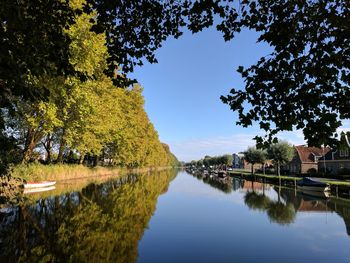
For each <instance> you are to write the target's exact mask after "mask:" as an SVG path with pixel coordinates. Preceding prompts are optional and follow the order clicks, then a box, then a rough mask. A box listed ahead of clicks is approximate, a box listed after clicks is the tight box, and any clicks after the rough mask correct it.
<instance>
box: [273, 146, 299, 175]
mask: <svg viewBox="0 0 350 263" xmlns="http://www.w3.org/2000/svg"><path fill="white" fill-rule="evenodd" d="M267 153H268V156H269V158H270V159H272V160H273V162H274V164H275V165H276V166H277V174H278V175H280V167H281V165H284V164H287V163H289V162H290V161H291V160H292V159H293V156H294V148H293V146H291V145H290V144H289V143H288V142H284V141H281V142H278V143H274V144H271V145H270V147H269V148H268V150H267Z"/></svg>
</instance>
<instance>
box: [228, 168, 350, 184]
mask: <svg viewBox="0 0 350 263" xmlns="http://www.w3.org/2000/svg"><path fill="white" fill-rule="evenodd" d="M229 174H231V175H232V176H239V177H241V178H244V177H246V178H251V177H252V176H253V177H259V178H263V179H267V180H282V181H293V182H294V181H299V180H301V177H296V176H285V175H281V176H278V175H272V174H261V173H255V174H254V175H252V174H251V173H250V172H248V171H243V170H242V171H232V172H229ZM327 179H328V178H325V179H320V181H322V182H325V183H329V184H330V185H331V186H349V187H350V182H348V181H339V180H329V179H328V180H327Z"/></svg>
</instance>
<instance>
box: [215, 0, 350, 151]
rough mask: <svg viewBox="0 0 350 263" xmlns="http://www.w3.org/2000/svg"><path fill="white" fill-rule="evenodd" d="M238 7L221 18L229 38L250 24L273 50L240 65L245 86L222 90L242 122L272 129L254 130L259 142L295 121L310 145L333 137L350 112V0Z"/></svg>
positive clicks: (244, 3) (286, 0)
mask: <svg viewBox="0 0 350 263" xmlns="http://www.w3.org/2000/svg"><path fill="white" fill-rule="evenodd" d="M239 11H240V13H239V15H237V12H236V10H235V9H234V8H232V9H231V10H230V11H229V12H227V14H228V15H227V14H226V15H225V17H224V19H223V23H222V24H220V25H219V29H220V30H221V31H223V32H224V35H225V38H226V39H231V38H232V37H233V35H234V33H236V32H239V31H240V30H241V28H243V27H247V28H249V29H252V30H256V31H257V32H259V33H260V36H259V38H258V42H266V43H268V44H269V45H270V46H271V47H272V48H273V51H272V53H271V54H269V55H268V56H266V57H262V58H260V60H259V61H258V62H257V63H256V64H255V65H252V66H250V67H248V68H246V69H245V68H243V67H239V68H238V72H239V73H241V75H242V77H243V78H244V80H245V89H244V90H243V89H236V88H235V89H232V90H231V93H230V94H229V95H227V96H222V97H221V99H222V101H223V102H224V103H226V104H228V105H229V106H230V107H231V109H232V110H233V111H237V112H238V117H239V120H238V122H237V124H239V125H242V126H244V127H247V126H250V125H252V124H253V123H254V122H255V121H257V122H259V125H260V128H261V129H263V130H265V131H266V132H267V133H266V136H265V138H261V137H258V136H257V137H256V140H257V143H258V145H259V146H262V145H265V146H267V145H268V143H269V142H271V140H272V139H273V138H274V136H275V135H276V134H277V133H278V132H279V131H283V130H287V131H291V130H293V129H301V130H302V131H303V133H304V137H305V139H306V140H307V142H308V144H309V145H312V146H320V145H321V144H329V145H332V144H333V143H334V142H335V141H334V134H335V132H336V129H337V128H338V127H340V126H341V124H342V120H344V119H349V118H350V101H349V98H350V78H349V72H350V48H349V46H350V33H349V27H348V25H349V24H350V2H349V1H348V0H330V1H324V0H317V1H298V0H292V1H291V0H282V1H273V0H268V1H265V0H259V1H247V0H246V1H240V6H239ZM230 12H231V13H230ZM247 105H249V106H247ZM271 124H273V125H271Z"/></svg>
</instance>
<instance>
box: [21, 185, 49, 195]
mask: <svg viewBox="0 0 350 263" xmlns="http://www.w3.org/2000/svg"><path fill="white" fill-rule="evenodd" d="M54 189H56V187H55V186H49V187H38V188H26V189H24V191H23V193H24V194H34V193H40V192H46V191H51V190H54Z"/></svg>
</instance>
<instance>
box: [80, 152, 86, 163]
mask: <svg viewBox="0 0 350 263" xmlns="http://www.w3.org/2000/svg"><path fill="white" fill-rule="evenodd" d="M84 157H85V154H82V153H81V154H80V158H79V164H83V162H84Z"/></svg>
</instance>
